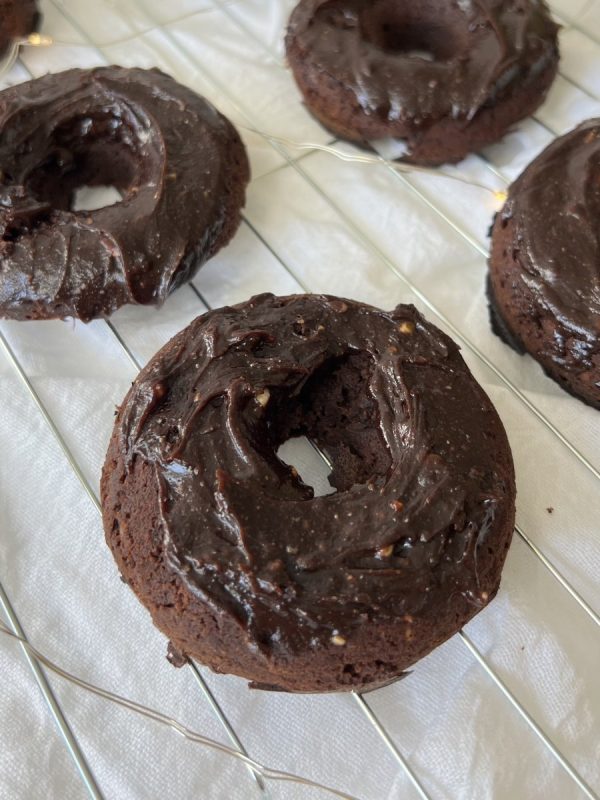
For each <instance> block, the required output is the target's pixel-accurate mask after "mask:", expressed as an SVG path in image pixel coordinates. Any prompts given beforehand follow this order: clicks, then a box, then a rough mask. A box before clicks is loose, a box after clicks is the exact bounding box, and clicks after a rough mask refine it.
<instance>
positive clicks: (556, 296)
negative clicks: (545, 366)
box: [501, 119, 600, 369]
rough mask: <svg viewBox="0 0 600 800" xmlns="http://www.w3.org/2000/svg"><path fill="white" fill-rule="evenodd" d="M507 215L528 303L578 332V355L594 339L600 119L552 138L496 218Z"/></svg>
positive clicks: (599, 312)
mask: <svg viewBox="0 0 600 800" xmlns="http://www.w3.org/2000/svg"><path fill="white" fill-rule="evenodd" d="M509 219H511V220H512V221H513V225H514V227H515V231H516V235H515V237H514V238H515V242H514V254H515V255H516V256H518V258H519V264H520V265H521V269H522V273H521V278H522V280H523V281H524V283H525V284H526V285H527V287H528V288H529V290H530V294H531V296H532V297H533V299H534V302H536V303H538V304H539V305H540V307H541V308H543V309H544V310H545V311H549V312H550V313H551V314H552V315H553V317H554V318H555V319H556V320H557V322H559V324H560V325H561V327H562V328H563V329H564V330H565V332H566V334H567V335H572V336H574V337H576V338H577V339H580V342H579V345H578V350H579V351H580V356H581V357H582V358H584V359H585V355H586V353H588V354H589V353H590V352H591V350H592V349H596V350H597V348H598V342H599V339H600V120H599V119H592V120H587V121H586V122H584V123H582V124H581V125H579V126H578V127H577V128H575V130H573V131H571V132H570V133H567V134H566V135H565V136H562V137H561V138H560V139H557V140H556V141H554V142H553V143H552V144H551V145H550V146H549V147H548V148H547V149H546V150H544V151H543V153H542V154H541V155H540V156H538V157H537V158H536V159H535V161H533V162H532V163H531V164H530V165H529V166H528V167H527V169H526V170H525V171H524V172H523V173H522V175H521V176H520V177H519V178H518V179H517V180H516V181H515V182H514V183H513V184H512V186H511V188H510V192H509V196H508V200H507V201H506V204H505V206H504V208H503V210H502V212H501V221H504V220H509ZM573 346H574V342H571V347H573ZM578 368H579V369H580V368H581V367H580V366H579V367H578Z"/></svg>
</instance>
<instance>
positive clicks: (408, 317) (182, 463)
mask: <svg viewBox="0 0 600 800" xmlns="http://www.w3.org/2000/svg"><path fill="white" fill-rule="evenodd" d="M352 387H354V389H352ZM332 404H333V408H334V416H332V417H331V416H330V417H329V419H328V420H326V422H325V424H320V422H319V420H320V419H321V421H322V419H323V417H322V413H321V412H322V409H324V408H329V409H331V407H332ZM303 434H305V435H308V436H310V437H311V438H312V439H313V440H314V441H315V442H316V443H317V444H318V446H319V447H320V448H322V450H323V451H324V452H325V453H326V454H327V455H328V456H329V458H330V459H331V461H332V463H333V471H332V476H331V478H330V481H331V483H332V484H333V485H334V486H336V487H337V488H338V491H337V492H336V493H335V494H331V495H327V496H323V497H313V492H312V489H311V488H310V487H308V486H306V485H305V484H304V483H303V482H302V480H301V479H300V478H299V476H298V473H297V472H296V471H295V470H294V469H293V468H291V467H289V466H288V465H286V464H285V463H283V462H282V461H280V460H279V459H278V458H277V456H276V455H275V453H276V451H277V449H278V447H279V445H280V444H281V443H282V442H283V441H285V440H286V439H287V438H288V437H290V436H294V435H303ZM115 435H116V436H117V437H118V439H117V442H118V445H117V447H118V450H119V451H120V455H119V459H120V460H121V461H123V463H124V464H126V465H129V467H128V469H132V468H133V466H134V464H135V463H136V461H137V460H138V459H142V461H143V462H145V463H147V464H149V465H152V468H153V471H154V474H155V479H156V487H157V492H158V493H159V497H160V518H161V521H160V533H159V536H160V537H161V540H162V544H161V546H160V551H161V553H162V555H161V557H160V558H161V562H162V561H164V560H166V561H167V563H168V565H169V569H170V570H171V571H172V573H173V576H174V577H175V576H177V580H178V581H183V583H184V585H185V586H186V587H187V589H188V591H189V592H190V593H191V594H192V595H193V596H194V597H197V598H200V599H201V601H202V602H203V603H204V604H206V605H207V606H208V607H209V608H210V609H211V613H210V616H211V618H212V619H216V620H218V619H220V618H221V617H223V616H225V617H227V618H228V620H230V621H231V620H233V622H234V623H235V624H236V625H238V626H239V627H240V628H241V630H242V631H243V632H244V637H245V641H246V642H247V646H248V648H249V649H250V650H254V651H257V649H258V651H261V652H263V653H266V654H269V656H273V655H274V656H275V657H277V656H278V655H279V656H281V655H282V654H294V653H301V652H306V650H307V648H308V649H310V648H313V647H318V646H319V645H321V644H323V643H326V644H328V645H330V644H331V643H332V642H333V644H334V645H337V644H340V645H343V644H344V643H345V642H346V641H349V640H351V639H352V636H353V634H354V633H355V632H356V631H357V629H360V628H362V629H365V627H366V626H369V625H371V624H373V620H374V619H376V620H377V622H378V623H381V622H383V623H385V622H388V623H389V622H392V623H393V624H396V623H398V622H399V620H401V619H402V620H405V621H408V622H410V621H411V620H412V615H415V616H420V615H422V616H427V615H431V614H433V619H435V618H436V613H437V612H436V611H435V609H436V608H439V607H440V604H444V605H443V606H442V607H443V608H444V612H443V615H444V618H445V617H446V616H447V613H446V609H447V608H448V606H447V604H448V603H449V602H451V601H452V598H453V597H460V598H461V599H462V598H466V599H467V600H468V602H469V603H470V604H472V606H473V608H474V609H475V610H476V609H477V608H480V607H481V606H483V605H485V603H486V602H487V601H488V600H489V599H491V597H493V595H494V593H495V591H496V589H497V586H498V581H499V573H500V568H501V565H502V562H503V560H504V555H505V548H506V547H507V546H508V541H510V532H511V531H512V517H513V514H514V476H513V471H512V463H511V461H510V455H509V452H510V451H509V450H508V444H507V441H506V435H505V433H504V430H503V427H502V424H501V422H500V420H499V419H498V416H497V414H496V412H495V410H494V409H493V407H492V405H491V403H490V401H489V399H488V398H487V396H486V395H485V393H484V392H483V390H482V389H481V388H480V387H479V386H478V385H477V383H476V382H475V381H474V379H473V377H472V376H471V374H470V373H469V371H468V369H467V367H466V366H465V364H464V362H463V360H462V358H461V357H460V354H459V351H458V348H457V346H456V345H455V344H454V343H453V342H452V341H451V340H450V339H449V338H448V337H447V336H445V335H444V334H443V333H442V332H441V331H439V330H438V329H437V328H435V327H434V326H433V325H430V324H429V323H427V322H426V321H425V320H424V319H423V317H422V316H421V315H420V314H419V313H418V312H417V311H416V309H415V308H414V307H413V306H398V307H397V308H396V309H395V311H393V312H383V311H379V310H377V309H374V308H372V307H370V306H366V305H363V304H360V303H354V302H351V301H348V300H341V299H339V298H333V297H327V296H321V295H299V296H291V297H285V298H278V297H273V296H272V295H260V296H258V297H256V298H253V299H252V300H251V301H249V302H248V303H244V304H241V305H240V306H236V307H232V308H225V309H220V310H217V311H213V312H210V313H208V314H206V315H204V316H202V317H200V318H198V319H197V320H195V321H194V322H193V323H192V324H191V325H190V326H189V327H188V328H187V329H186V330H185V331H183V332H182V333H181V334H179V335H178V336H177V337H175V339H174V340H172V341H171V342H170V343H169V345H167V346H166V347H165V348H164V350H163V351H161V353H159V354H158V355H157V356H156V357H155V358H154V359H153V360H152V361H151V362H150V364H149V365H148V367H146V368H145V370H143V371H142V373H141V374H140V376H139V377H138V379H137V380H136V382H135V384H134V385H133V387H132V389H131V391H130V393H129V394H128V396H127V398H126V400H125V402H124V404H123V406H122V408H121V410H120V413H119V419H118V421H117V429H116V434H115ZM507 454H508V455H507ZM106 477H107V476H105V480H106ZM111 502H112V501H111ZM105 512H106V515H107V516H106V519H107V520H108V523H107V524H108V528H107V532H108V533H110V531H111V530H112V511H111V509H109V508H106V509H105ZM115 530H116V531H118V528H115ZM507 530H508V534H507ZM153 535H154V534H153ZM217 624H219V625H220V623H217ZM447 635H449V632H447V633H446V634H445V636H447ZM198 649H199V650H200V652H201V645H200V644H199V645H198ZM334 649H336V648H335V647H334ZM421 652H422V650H421ZM200 657H202V656H200Z"/></svg>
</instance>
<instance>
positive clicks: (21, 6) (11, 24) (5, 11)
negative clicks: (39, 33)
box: [0, 0, 41, 58]
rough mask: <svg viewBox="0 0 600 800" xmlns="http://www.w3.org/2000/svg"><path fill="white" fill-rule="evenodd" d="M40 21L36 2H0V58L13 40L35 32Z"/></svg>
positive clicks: (27, 0)
mask: <svg viewBox="0 0 600 800" xmlns="http://www.w3.org/2000/svg"><path fill="white" fill-rule="evenodd" d="M40 20H41V15H40V13H39V12H38V10H37V2H36V0H0V58H2V56H3V55H4V54H5V53H6V50H7V49H8V48H9V47H10V45H11V44H12V42H14V40H15V39H20V38H21V37H22V36H28V35H29V34H30V33H33V32H34V31H36V30H37V29H38V25H39V24H40Z"/></svg>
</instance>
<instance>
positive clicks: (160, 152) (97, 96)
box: [0, 67, 248, 320]
mask: <svg viewBox="0 0 600 800" xmlns="http://www.w3.org/2000/svg"><path fill="white" fill-rule="evenodd" d="M0 131H1V134H2V135H1V138H0V181H1V182H0V237H1V238H0V314H1V315H3V316H7V317H12V318H17V319H29V318H49V317H66V316H74V317H79V318H81V319H83V320H89V319H92V318H94V317H98V316H103V315H108V314H110V313H112V311H114V310H115V309H116V308H118V307H119V306H121V305H123V304H124V303H143V304H149V303H154V304H159V303H161V302H162V301H164V299H165V298H166V297H167V295H168V294H169V293H170V292H171V291H172V290H173V289H175V288H176V287H177V286H179V285H180V284H181V283H183V282H185V281H187V280H189V279H190V278H191V277H192V275H193V274H194V273H195V271H196V270H197V269H198V267H199V266H200V265H201V264H202V263H203V262H204V261H205V260H206V259H207V258H209V257H210V256H211V255H212V254H213V253H214V252H215V251H216V249H218V248H219V247H220V246H221V245H222V244H224V243H226V241H228V239H229V238H230V237H231V235H232V234H233V232H234V230H235V229H236V227H237V225H238V223H239V212H240V208H241V206H242V205H243V202H244V189H245V185H246V183H247V181H248V163H247V159H246V155H245V151H244V148H243V145H242V144H241V142H240V140H239V137H238V135H237V133H236V131H235V130H234V128H233V126H232V125H231V124H230V123H229V122H228V120H226V119H225V118H224V117H223V116H222V115H221V114H219V113H218V112H217V111H216V110H215V109H214V108H213V106H212V105H211V104H210V103H209V102H207V101H206V100H204V99H203V98H202V97H199V96H198V95H197V94H195V93H194V92H192V91H191V90H189V89H187V88H185V87H184V86H181V85H180V84H178V83H177V82H176V81H174V80H173V79H172V78H170V77H168V76H167V75H164V74H163V73H161V72H159V71H157V70H142V69H125V68H121V67H107V68H101V69H93V70H70V71H68V72H63V73H60V74H55V75H46V76H45V77H43V78H38V79H37V80H34V81H30V82H29V83H25V84H21V85H19V86H14V87H12V88H10V89H6V90H5V91H3V92H1V93H0ZM82 185H114V186H115V187H116V188H117V189H118V190H119V191H120V192H121V194H122V201H121V202H119V203H116V204H115V205H113V206H108V207H105V208H101V209H98V210H94V211H73V210H72V204H73V197H74V192H75V190H76V189H77V188H78V187H80V186H82Z"/></svg>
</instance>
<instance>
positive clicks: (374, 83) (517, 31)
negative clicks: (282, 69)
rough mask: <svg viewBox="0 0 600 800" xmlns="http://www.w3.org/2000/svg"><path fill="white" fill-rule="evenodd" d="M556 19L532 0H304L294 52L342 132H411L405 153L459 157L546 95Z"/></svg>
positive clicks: (299, 72)
mask: <svg viewBox="0 0 600 800" xmlns="http://www.w3.org/2000/svg"><path fill="white" fill-rule="evenodd" d="M557 30H558V26H557V25H556V24H555V23H554V22H553V21H552V20H551V18H550V16H549V12H548V9H547V7H546V5H545V3H544V2H541V1H540V2H537V0H423V1H422V2H415V1H414V0H300V2H299V3H298V5H297V6H296V8H295V9H294V11H293V13H292V15H291V18H290V22H289V28H288V33H287V37H286V50H287V57H288V61H289V64H290V67H291V68H292V71H293V73H294V77H295V79H296V82H297V83H298V86H299V87H300V90H301V91H302V94H303V95H304V100H305V102H306V105H307V108H308V109H309V110H310V111H311V112H312V113H313V114H314V115H315V117H317V119H319V120H320V121H321V122H322V123H323V124H324V125H325V127H326V128H328V129H329V130H331V131H332V132H333V133H334V134H335V135H336V136H339V137H341V138H343V139H350V140H351V141H355V142H359V143H366V142H368V141H373V140H376V139H384V138H388V137H393V138H398V139H402V140H405V144H406V157H405V158H406V160H407V161H411V162H413V163H417V164H439V163H442V162H444V161H448V162H456V161H460V160H461V159H462V158H464V156H466V155H467V154H468V153H469V152H472V151H475V150H478V149H479V148H481V147H483V146H485V145H487V144H490V143H491V142H494V141H496V140H497V139H499V138H500V137H501V136H502V135H503V134H504V133H505V131H506V130H507V129H508V128H509V127H510V126H511V125H513V124H514V123H515V122H517V121H518V120H520V119H523V118H524V117H526V116H528V115H529V114H532V113H533V111H534V110H535V109H536V108H537V107H538V106H539V105H540V104H541V102H542V101H543V99H544V97H545V95H546V92H547V90H548V88H549V86H550V84H551V83H552V81H553V79H554V77H555V75H556V70H557V66H558V44H557Z"/></svg>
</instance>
